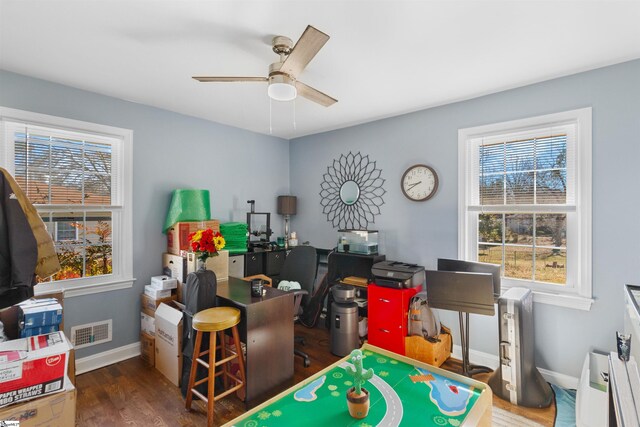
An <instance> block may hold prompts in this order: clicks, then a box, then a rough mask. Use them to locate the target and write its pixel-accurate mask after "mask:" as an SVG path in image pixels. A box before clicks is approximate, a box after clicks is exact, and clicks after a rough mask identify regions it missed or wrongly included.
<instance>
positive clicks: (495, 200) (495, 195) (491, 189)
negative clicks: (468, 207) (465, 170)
mask: <svg viewBox="0 0 640 427" xmlns="http://www.w3.org/2000/svg"><path fill="white" fill-rule="evenodd" d="M480 204H481V205H502V204H504V175H486V176H481V177H480Z"/></svg>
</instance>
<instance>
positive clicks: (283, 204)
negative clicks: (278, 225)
mask: <svg viewBox="0 0 640 427" xmlns="http://www.w3.org/2000/svg"><path fill="white" fill-rule="evenodd" d="M297 203H298V198H297V197H296V196H278V213H279V214H280V215H284V247H285V249H288V248H289V219H290V217H291V215H295V214H296V213H297Z"/></svg>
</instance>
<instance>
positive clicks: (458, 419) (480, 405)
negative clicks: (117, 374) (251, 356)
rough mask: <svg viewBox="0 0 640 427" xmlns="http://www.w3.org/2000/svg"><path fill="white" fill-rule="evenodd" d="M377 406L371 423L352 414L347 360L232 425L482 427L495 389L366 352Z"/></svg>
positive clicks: (373, 350)
mask: <svg viewBox="0 0 640 427" xmlns="http://www.w3.org/2000/svg"><path fill="white" fill-rule="evenodd" d="M362 352H363V356H364V357H363V365H364V366H363V367H364V368H367V369H368V368H373V370H374V376H373V378H372V379H371V380H369V381H368V382H367V383H365V385H364V388H366V389H367V390H368V391H369V393H370V402H371V406H370V409H369V414H368V415H367V417H366V418H363V419H360V420H358V419H355V418H352V417H351V416H350V415H349V411H348V409H347V399H346V393H347V390H348V389H349V388H351V387H352V386H353V382H352V377H350V376H349V375H347V373H346V371H345V367H346V366H350V362H349V357H348V356H347V357H345V358H343V359H341V360H339V361H338V362H336V363H334V364H332V365H330V366H329V367H327V368H326V369H324V370H322V371H321V372H318V373H317V374H315V375H314V376H312V377H310V378H308V379H306V380H305V381H303V382H301V383H299V384H296V385H295V386H293V387H291V388H290V389H288V390H286V391H284V392H283V393H281V394H279V395H277V396H276V397H274V398H272V399H270V400H268V401H266V402H264V403H263V404H261V405H260V406H258V407H256V408H254V409H252V410H251V411H249V412H247V413H245V414H243V415H242V416H240V417H238V418H236V419H235V420H233V421H231V422H229V423H228V424H226V425H227V426H236V427H263V426H264V427H268V426H295V425H304V426H323V427H327V426H329V427H340V426H360V427H369V426H371V427H373V426H389V427H391V426H454V427H458V426H477V425H481V426H483V425H486V426H490V425H491V389H490V388H488V387H487V386H486V385H485V384H483V383H480V382H478V381H475V380H473V379H470V378H467V377H463V376H461V375H457V374H454V373H451V372H448V371H445V370H443V369H439V368H436V367H434V366H431V365H427V364H425V363H422V362H418V361H416V360H413V359H409V358H406V357H404V356H400V355H397V354H395V353H391V352H388V351H386V350H383V349H381V348H378V347H375V346H372V345H369V344H365V345H364V346H363V347H362Z"/></svg>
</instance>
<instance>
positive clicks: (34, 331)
mask: <svg viewBox="0 0 640 427" xmlns="http://www.w3.org/2000/svg"><path fill="white" fill-rule="evenodd" d="M59 330H60V328H59V327H58V325H47V326H37V327H35V328H26V329H20V338H26V337H33V336H36V335H43V334H50V333H52V332H58V331H59Z"/></svg>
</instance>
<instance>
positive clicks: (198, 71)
mask: <svg viewBox="0 0 640 427" xmlns="http://www.w3.org/2000/svg"><path fill="white" fill-rule="evenodd" d="M639 23H640V2H637V1H619V2H616V1H517V0H513V1H482V0H476V1H455V0H449V1H420V2H418V1H401V0H395V1H358V0H352V1H330V0H324V1H303V0H297V1H241V0H233V1H215V0H209V1H191V0H181V1H178V0H175V1H151V0H146V1H142V0H128V1H123V0H110V1H107V0H84V1H79V0H39V1H34V0H0V68H2V69H5V70H8V71H13V72H16V73H20V74H25V75H28V76H33V77H37V78H41V79H45V80H50V81H53V82H57V83H62V84H65V85H69V86H73V87H77V88H80V89H85V90H89V91H92V92H97V93H101V94H105V95H109V96H113V97H116V98H121V99H125V100H128V101H133V102H137V103H141V104H146V105H152V106H155V107H159V108H163V109H167V110H170V111H175V112H178V113H182V114H186V115H190V116H195V117H201V118H204V119H208V120H212V121H215V122H219V123H224V124H228V125H231V126H236V127H239V128H244V129H248V130H252V131H255V132H259V133H264V134H269V133H270V102H269V98H268V97H267V88H266V84H264V83H198V82H196V81H195V80H193V79H191V76H193V75H221V76H224V75H230V76H266V75H267V72H268V65H269V64H270V63H271V62H275V61H276V60H277V58H278V57H277V56H276V55H275V54H274V53H273V52H272V51H271V46H270V41H271V38H272V37H273V36H274V35H285V36H288V37H290V38H291V39H293V40H294V42H295V41H296V40H297V39H298V37H299V36H300V35H301V34H302V32H303V31H304V29H305V27H306V26H307V25H308V24H311V25H313V26H315V27H316V28H318V29H319V30H321V31H323V32H325V33H327V34H329V35H330V36H331V39H330V40H329V42H328V43H327V44H326V45H325V46H324V48H323V49H322V50H321V51H320V52H319V53H318V55H317V56H316V57H315V58H314V60H313V61H311V63H310V64H309V66H308V67H307V69H306V70H305V71H304V72H303V73H302V74H301V75H300V76H299V79H300V80H301V81H303V82H305V83H307V84H308V85H310V86H313V87H315V88H316V89H318V90H320V91H322V92H325V93H327V94H329V95H331V96H333V97H335V98H337V99H338V100H339V102H338V103H337V104H335V105H333V106H331V107H329V108H325V107H321V106H319V105H317V104H314V103H312V102H310V101H308V100H306V99H302V98H298V99H297V100H296V101H295V102H288V103H279V102H275V101H274V102H272V105H271V108H272V120H271V127H272V131H271V133H272V134H273V135H277V136H281V137H284V138H293V137H296V136H302V135H308V134H312V133H317V132H322V131H326V130H331V129H336V128H341V127H345V126H350V125H353V124H357V123H363V122H367V121H372V120H376V119H380V118H383V117H390V116H395V115H398V114H402V113H406V112H409V111H415V110H419V109H423V108H427V107H431V106H435V105H442V104H446V103H450V102H453V101H458V100H462V99H468V98H473V97H476V96H479V95H483V94H487V93H492V92H497V91H500V90H504V89H507V88H512V87H517V86H522V85H525V84H529V83H533V82H538V81H542V80H547V79H550V78H554V77H558V76H563V75H568V74H573V73H576V72H580V71H584V70H589V69H593V68H597V67H601V66H605V65H609V64H614V63H618V62H623V61H627V60H631V59H635V58H640V24H639ZM0 101H1V96H0ZM294 122H295V128H294Z"/></svg>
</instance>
